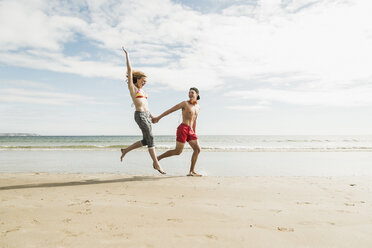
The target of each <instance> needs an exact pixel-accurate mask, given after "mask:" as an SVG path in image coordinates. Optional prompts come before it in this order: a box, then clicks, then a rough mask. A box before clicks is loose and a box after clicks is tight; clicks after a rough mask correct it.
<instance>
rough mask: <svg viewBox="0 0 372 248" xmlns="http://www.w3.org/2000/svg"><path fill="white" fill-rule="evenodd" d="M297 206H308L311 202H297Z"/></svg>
mask: <svg viewBox="0 0 372 248" xmlns="http://www.w3.org/2000/svg"><path fill="white" fill-rule="evenodd" d="M297 204H298V205H309V204H311V202H297Z"/></svg>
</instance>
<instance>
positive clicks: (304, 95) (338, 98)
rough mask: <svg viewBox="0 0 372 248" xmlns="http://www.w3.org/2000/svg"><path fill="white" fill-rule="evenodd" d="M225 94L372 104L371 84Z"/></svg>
mask: <svg viewBox="0 0 372 248" xmlns="http://www.w3.org/2000/svg"><path fill="white" fill-rule="evenodd" d="M225 95H226V96H229V97H237V98H240V99H247V100H256V101H265V102H279V103H285V104H294V105H300V106H312V105H319V106H342V107H352V106H371V105H372V97H371V96H372V87H371V86H360V87H356V88H352V89H347V88H346V89H334V90H332V91H322V90H313V91H307V90H281V89H272V88H262V89H254V90H249V91H231V92H228V93H226V94H225ZM242 108H244V107H242ZM235 109H236V108H235Z"/></svg>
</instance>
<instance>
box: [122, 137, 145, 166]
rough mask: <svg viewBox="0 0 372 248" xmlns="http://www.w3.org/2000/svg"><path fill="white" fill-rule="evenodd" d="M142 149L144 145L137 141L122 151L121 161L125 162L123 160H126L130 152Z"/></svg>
mask: <svg viewBox="0 0 372 248" xmlns="http://www.w3.org/2000/svg"><path fill="white" fill-rule="evenodd" d="M140 147H142V143H141V141H137V142H135V143H133V144H131V145H130V146H128V147H127V148H125V149H124V148H123V149H121V157H120V161H121V162H123V158H124V156H125V154H127V153H128V152H130V151H132V150H134V149H137V148H140Z"/></svg>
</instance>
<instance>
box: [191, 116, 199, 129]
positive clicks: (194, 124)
mask: <svg viewBox="0 0 372 248" xmlns="http://www.w3.org/2000/svg"><path fill="white" fill-rule="evenodd" d="M196 119H198V115H196V117H195V120H194V123H193V124H192V130H194V132H196Z"/></svg>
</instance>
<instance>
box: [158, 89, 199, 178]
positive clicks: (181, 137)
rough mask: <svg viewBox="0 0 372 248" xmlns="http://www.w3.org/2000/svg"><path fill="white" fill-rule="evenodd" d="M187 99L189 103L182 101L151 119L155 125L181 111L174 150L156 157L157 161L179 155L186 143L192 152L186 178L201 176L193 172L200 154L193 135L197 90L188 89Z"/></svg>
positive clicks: (196, 139)
mask: <svg viewBox="0 0 372 248" xmlns="http://www.w3.org/2000/svg"><path fill="white" fill-rule="evenodd" d="M189 98H190V100H189V101H183V102H181V103H179V104H177V105H176V106H174V107H173V108H170V109H168V110H167V111H165V112H164V113H162V114H161V115H159V116H158V117H154V118H153V119H152V122H153V123H157V122H158V121H159V120H160V119H161V118H163V117H164V116H166V115H169V114H170V113H173V112H174V111H177V110H179V109H182V123H181V124H180V125H179V126H178V128H177V142H176V148H175V149H173V150H169V151H166V152H165V153H163V154H161V155H160V156H158V161H160V160H162V159H163V158H166V157H170V156H174V155H180V154H181V153H182V150H183V147H184V146H185V142H186V141H187V142H189V144H190V146H191V147H192V149H193V150H194V152H193V154H192V157H191V166H190V172H189V174H188V176H201V175H200V174H197V173H196V172H195V170H194V169H195V164H196V161H197V160H198V155H199V153H200V146H199V143H198V137H197V136H196V134H195V128H196V119H197V117H198V113H199V111H200V107H199V105H198V102H197V100H199V99H200V96H199V90H198V89H197V88H190V91H189Z"/></svg>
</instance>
